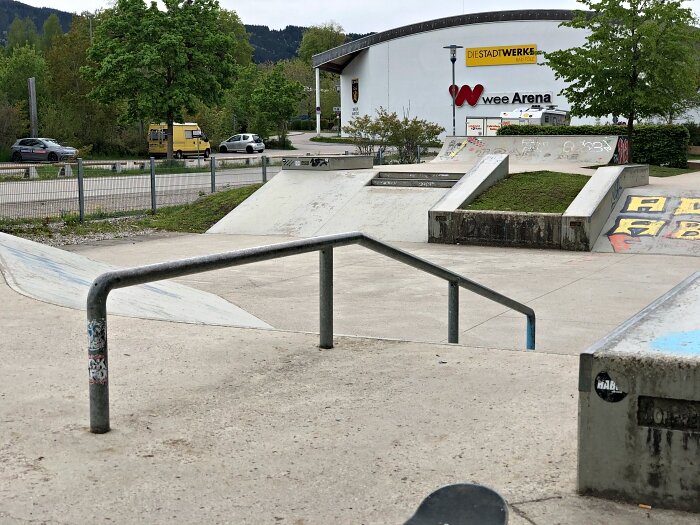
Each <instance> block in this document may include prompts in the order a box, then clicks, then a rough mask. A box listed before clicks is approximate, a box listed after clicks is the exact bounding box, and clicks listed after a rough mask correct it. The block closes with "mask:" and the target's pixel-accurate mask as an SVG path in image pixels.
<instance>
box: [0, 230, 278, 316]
mask: <svg viewBox="0 0 700 525" xmlns="http://www.w3.org/2000/svg"><path fill="white" fill-rule="evenodd" d="M114 269H115V267H113V266H110V265H107V264H103V263H99V262H96V261H93V260H91V259H88V258H87V257H83V256H82V255H78V254H75V253H70V252H66V251H64V250H60V249H58V248H52V247H50V246H46V245H43V244H39V243H36V242H32V241H28V240H26V239H21V238H19V237H14V236H12V235H7V234H5V233H0V271H2V274H3V275H4V276H5V280H6V281H7V284H8V285H9V286H10V287H11V288H12V289H13V290H15V291H16V292H18V293H20V294H22V295H26V296H27V297H32V298H34V299H38V300H40V301H45V302H47V303H51V304H55V305H58V306H65V307H68V308H73V309H76V310H84V309H85V305H86V301H87V293H88V288H89V287H90V285H91V283H92V281H93V280H94V279H95V278H96V277H97V276H98V275H100V274H102V273H104V272H108V271H110V270H114ZM107 312H108V313H110V314H116V315H122V316H126V317H137V318H141V319H155V320H161V321H175V322H181V323H195V324H208V325H219V326H238V327H244V328H271V326H270V325H268V324H267V323H265V322H263V321H261V320H260V319H258V318H257V317H255V316H253V315H251V314H249V313H248V312H246V311H245V310H242V309H241V308H239V307H238V306H236V305H234V304H232V303H230V302H228V301H226V300H224V299H222V298H221V297H219V296H217V295H214V294H211V293H207V292H202V291H199V290H195V289H193V288H189V287H187V286H183V285H181V284H176V283H173V282H167V281H159V282H153V283H150V284H142V285H139V286H131V287H128V288H122V289H117V290H114V291H112V292H111V293H110V294H109V298H108V300H107Z"/></svg>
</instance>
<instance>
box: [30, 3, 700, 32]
mask: <svg viewBox="0 0 700 525" xmlns="http://www.w3.org/2000/svg"><path fill="white" fill-rule="evenodd" d="M19 1H20V2H22V3H24V4H29V5H33V6H37V7H52V8H54V9H59V10H61V11H68V12H71V13H75V12H77V13H80V12H82V11H96V10H98V9H103V8H106V7H109V6H110V5H112V4H113V1H114V0H19ZM219 3H220V4H221V7H222V8H224V9H228V10H233V11H236V13H238V16H239V17H240V18H241V20H242V21H243V23H244V24H257V25H266V26H268V27H270V28H272V29H281V28H284V27H285V26H288V25H296V26H306V27H308V26H311V25H318V24H323V23H325V22H328V21H330V20H333V21H334V22H337V23H338V24H340V25H341V26H342V27H343V29H344V30H345V32H346V33H370V32H379V31H385V30H387V29H393V28H396V27H400V26H404V25H407V24H413V23H415V22H423V21H426V20H433V19H435V18H443V17H446V16H454V15H461V14H464V13H478V12H483V11H503V10H508V9H576V8H579V9H580V8H581V7H582V4H580V3H578V2H576V1H575V0H557V1H546V0H528V1H527V2H523V1H522V0H491V1H489V2H483V3H482V2H478V3H477V2H474V1H473V0H472V1H469V0H441V1H440V2H431V1H426V0H219ZM685 5H686V6H687V7H690V8H691V9H692V10H693V12H694V13H695V14H696V16H697V15H700V0H691V1H686V2H685Z"/></svg>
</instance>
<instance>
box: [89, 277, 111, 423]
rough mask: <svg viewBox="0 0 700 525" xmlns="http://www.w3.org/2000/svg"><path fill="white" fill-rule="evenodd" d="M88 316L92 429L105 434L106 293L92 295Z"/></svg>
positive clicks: (106, 409) (106, 406)
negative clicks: (96, 295) (101, 295)
mask: <svg viewBox="0 0 700 525" xmlns="http://www.w3.org/2000/svg"><path fill="white" fill-rule="evenodd" d="M91 291H92V290H91ZM87 317H88V322H87V333H88V382H89V391H90V432H92V433H93V434H104V433H106V432H109V373H108V372H109V367H108V362H107V296H106V295H105V296H104V297H103V298H100V297H94V296H93V295H92V294H89V296H88V315H87Z"/></svg>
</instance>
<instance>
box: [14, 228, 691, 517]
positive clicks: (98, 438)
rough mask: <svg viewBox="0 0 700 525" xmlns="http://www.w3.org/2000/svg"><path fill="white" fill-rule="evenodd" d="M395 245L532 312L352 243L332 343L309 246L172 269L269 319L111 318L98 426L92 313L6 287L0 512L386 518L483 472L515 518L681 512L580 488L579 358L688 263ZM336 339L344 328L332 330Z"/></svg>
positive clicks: (122, 248)
mask: <svg viewBox="0 0 700 525" xmlns="http://www.w3.org/2000/svg"><path fill="white" fill-rule="evenodd" d="M280 240H287V239H286V238H285V239H282V238H270V237H251V236H228V235H177V236H170V237H155V238H151V239H139V240H135V239H130V240H123V241H111V242H105V243H99V244H96V245H93V246H84V245H83V246H75V247H72V248H71V250H73V251H76V252H79V253H81V254H83V255H86V256H88V257H90V258H93V259H95V260H98V261H103V262H107V263H110V264H115V265H123V266H132V265H137V264H143V263H148V262H155V261H163V260H168V259H176V258H181V257H185V256H190V255H198V254H208V253H214V252H220V251H228V250H234V249H238V248H243V247H247V246H258V245H261V244H269V243H272V242H276V241H280ZM398 246H399V247H401V248H403V249H406V250H408V251H410V252H412V253H415V254H417V255H419V256H421V257H424V258H426V259H428V260H430V261H433V262H436V263H437V264H440V265H443V266H445V267H447V268H449V269H451V270H453V271H456V272H458V273H462V274H463V275H465V276H467V277H469V278H471V279H473V280H475V281H477V282H480V283H482V284H485V285H487V286H489V287H491V288H493V289H495V290H497V291H499V292H501V293H504V294H506V295H509V296H511V297H513V298H514V299H516V300H519V301H521V302H525V303H526V304H528V305H529V306H531V307H533V308H534V309H535V311H536V313H537V315H538V321H537V338H538V339H537V345H538V346H537V351H535V352H525V351H523V347H524V339H525V320H524V318H523V317H522V316H521V315H519V314H516V313H514V312H511V311H508V310H505V309H504V308H502V307H500V306H498V305H492V304H490V303H489V302H487V301H486V300H484V299H480V298H477V297H472V296H470V294H468V293H467V292H466V291H462V293H461V300H460V323H461V324H460V344H459V345H449V344H445V343H444V341H445V340H446V337H447V326H446V317H447V285H446V284H445V283H443V282H441V281H439V280H438V279H435V278H432V277H428V276H424V275H422V274H421V273H419V272H418V271H416V270H413V269H411V268H408V267H404V266H402V265H400V264H399V263H396V262H394V261H391V260H389V259H385V258H383V257H382V256H380V255H377V254H374V253H372V252H369V251H366V250H365V249H364V248H361V247H347V248H342V249H338V250H336V253H335V332H336V334H339V335H337V336H336V338H335V345H336V346H335V348H334V349H331V350H319V349H318V347H317V345H318V333H317V332H318V256H316V255H315V254H310V255H303V256H294V257H290V258H286V259H281V260H277V261H270V262H266V263H259V264H255V265H251V266H245V267H238V268H234V269H228V270H220V271H217V272H211V273H206V274H200V275H193V276H189V277H187V278H182V279H178V282H180V283H182V284H187V285H189V286H192V287H196V288H200V289H202V290H205V291H212V292H215V293H217V294H219V295H221V296H222V297H224V298H226V299H228V300H230V301H231V302H233V303H235V304H236V305H238V306H240V307H242V308H244V309H245V310H247V311H248V312H250V313H252V314H253V315H256V316H257V317H259V318H260V319H262V320H264V321H266V322H267V323H269V324H270V325H272V326H273V327H275V328H276V330H272V331H271V330H255V329H240V328H231V327H218V326H202V325H191V324H181V323H170V322H165V321H149V320H140V319H132V318H124V317H117V316H110V318H109V345H110V346H109V348H110V372H111V378H110V383H111V389H110V391H111V422H112V428H113V430H112V431H111V432H110V433H108V434H104V435H93V434H90V433H89V432H88V430H87V426H88V396H87V390H88V389H87V386H88V385H87V374H86V366H85V364H86V358H87V356H86V339H87V338H86V334H85V312H83V311H78V310H71V309H67V308H63V307H58V306H53V305H49V304H45V303H42V302H39V301H36V300H33V299H30V298H27V297H24V296H21V295H19V294H17V293H16V292H14V291H13V290H11V289H10V288H9V287H8V286H7V285H5V284H4V283H2V284H0V303H2V305H3V321H2V339H1V341H2V342H1V343H0V360H1V361H2V363H3V364H2V366H1V367H0V422H1V427H0V428H2V432H0V464H1V465H2V466H3V468H2V469H0V523H3V524H4V523H11V524H14V523H52V524H69V523H148V524H151V523H232V524H267V523H271V524H285V523H286V524H293V525H309V524H316V523H319V524H326V523H353V524H356V523H357V524H359V523H363V524H384V523H386V524H398V523H402V522H403V521H404V520H406V519H408V518H409V517H410V516H411V515H412V514H413V512H414V511H415V508H416V507H417V506H418V504H419V503H420V501H421V500H422V499H423V498H424V497H425V496H426V495H427V494H429V493H430V492H432V491H433V490H435V489H436V488H438V487H440V486H443V485H446V484H451V483H457V482H467V481H471V482H478V483H482V484H485V485H489V486H491V487H493V488H494V489H496V490H498V491H499V492H500V493H501V494H502V495H503V496H504V497H505V498H506V500H507V501H508V502H509V504H510V510H511V514H510V517H511V519H510V523H511V524H517V525H520V524H530V525H532V524H538V525H539V524H553V523H562V524H609V523H616V524H638V523H650V524H657V523H658V524H691V523H693V524H694V523H697V521H698V517H697V515H692V514H685V513H680V512H674V511H669V510H662V509H656V508H654V509H650V510H646V509H642V508H640V507H639V506H638V505H637V503H644V502H633V503H617V502H610V501H606V500H599V499H595V498H584V497H579V496H578V495H577V494H576V490H575V479H576V429H577V414H576V410H577V408H576V407H577V396H578V392H577V379H578V353H579V352H581V351H582V350H584V349H585V348H586V347H587V346H589V345H590V344H592V343H593V342H595V341H596V340H597V339H599V338H600V337H602V336H603V335H604V334H606V333H607V332H609V331H610V330H611V329H612V328H613V327H615V326H616V325H618V324H619V323H620V322H622V321H623V320H625V319H626V318H628V317H629V316H631V315H632V314H634V313H635V312H636V311H638V310H640V309H641V308H642V307H643V306H645V305H646V304H648V303H649V302H650V301H652V300H653V299H654V298H656V297H658V296H659V295H661V294H662V293H664V292H665V291H667V290H668V289H669V288H671V287H672V286H674V285H675V284H677V283H678V282H679V281H681V280H682V279H683V278H685V277H686V276H688V275H689V274H690V273H692V272H694V271H697V270H698V268H699V266H700V265H699V263H698V261H699V259H698V258H693V257H684V256H659V255H621V254H609V253H573V252H559V251H535V250H516V249H496V248H483V247H466V246H444V245H429V244H411V243H405V244H398ZM340 334H346V335H340Z"/></svg>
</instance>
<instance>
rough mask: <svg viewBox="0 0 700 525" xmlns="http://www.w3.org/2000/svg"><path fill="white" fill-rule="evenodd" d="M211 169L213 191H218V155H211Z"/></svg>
mask: <svg viewBox="0 0 700 525" xmlns="http://www.w3.org/2000/svg"><path fill="white" fill-rule="evenodd" d="M209 161H210V164H209V169H210V170H211V192H212V193H216V157H214V156H213V155H212V156H211V157H209Z"/></svg>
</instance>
